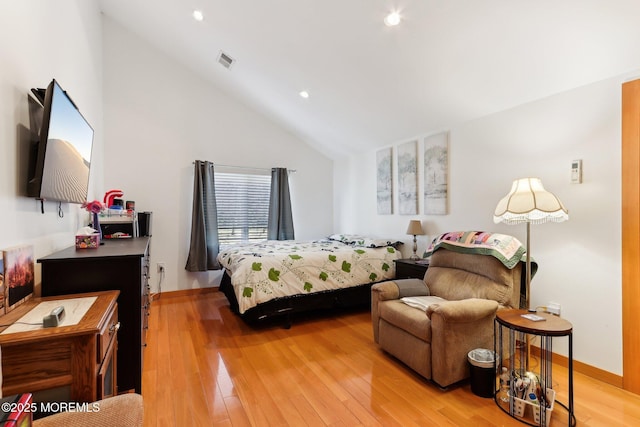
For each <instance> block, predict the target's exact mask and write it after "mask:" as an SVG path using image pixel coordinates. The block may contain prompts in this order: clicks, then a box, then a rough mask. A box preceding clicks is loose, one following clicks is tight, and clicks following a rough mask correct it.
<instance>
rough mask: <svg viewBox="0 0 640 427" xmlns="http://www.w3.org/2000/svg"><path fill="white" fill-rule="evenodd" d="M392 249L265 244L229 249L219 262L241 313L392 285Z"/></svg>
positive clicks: (332, 244) (327, 243) (394, 252)
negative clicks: (272, 303) (294, 298)
mask: <svg viewBox="0 0 640 427" xmlns="http://www.w3.org/2000/svg"><path fill="white" fill-rule="evenodd" d="M400 255H401V254H400V252H399V251H398V250H396V249H394V248H393V247H391V246H386V247H381V248H365V247H358V246H352V245H348V244H344V243H341V242H337V241H333V240H316V241H311V242H302V241H295V240H284V241H278V240H267V241H264V242H261V243H253V244H243V245H237V246H233V247H232V248H229V249H227V250H225V251H222V252H220V254H219V255H218V261H219V262H220V264H221V265H222V266H223V267H224V268H226V269H227V271H228V272H229V275H230V276H231V284H232V285H233V288H234V291H235V293H236V298H237V300H238V308H239V311H240V313H244V312H245V311H246V310H248V309H250V308H252V307H254V306H256V305H258V304H260V303H263V302H266V301H269V300H272V299H275V298H280V297H284V296H290V295H297V294H305V293H312V292H320V291H326V290H331V289H340V288H347V287H351V286H357V285H362V284H365V283H373V282H379V281H382V280H387V279H392V278H393V277H394V276H395V264H394V262H393V260H395V259H398V258H400Z"/></svg>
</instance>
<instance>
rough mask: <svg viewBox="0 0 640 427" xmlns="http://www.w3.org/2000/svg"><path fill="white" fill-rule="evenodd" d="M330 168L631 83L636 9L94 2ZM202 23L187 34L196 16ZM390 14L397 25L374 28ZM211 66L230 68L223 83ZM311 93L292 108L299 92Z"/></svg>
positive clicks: (639, 53)
mask: <svg viewBox="0 0 640 427" xmlns="http://www.w3.org/2000/svg"><path fill="white" fill-rule="evenodd" d="M100 5H101V8H102V10H103V12H104V14H105V15H107V16H109V17H111V18H112V19H113V20H115V21H116V22H119V23H120V24H121V25H123V26H125V27H127V28H128V29H130V30H131V31H133V32H134V33H137V34H138V35H140V36H141V37H143V38H144V39H146V40H148V41H149V42H151V43H153V44H154V45H156V46H157V47H158V48H159V49H161V50H163V51H164V52H165V53H166V54H168V55H169V56H171V57H173V58H174V59H176V60H177V61H179V62H181V63H183V64H185V66H187V67H189V68H190V69H192V70H193V71H195V72H197V73H198V74H199V75H201V76H203V77H204V78H206V79H208V80H210V81H211V82H212V84H214V85H216V86H217V87H219V88H221V89H222V90H225V91H227V92H229V93H231V94H233V95H235V96H237V97H238V98H239V99H241V100H242V101H243V102H246V103H247V104H249V105H251V106H252V107H253V108H254V109H256V110H258V111H261V112H262V113H263V114H265V115H266V116H268V117H269V118H271V119H272V120H274V121H275V122H277V123H279V124H280V125H282V126H283V127H285V128H286V129H288V130H290V131H291V132H293V133H294V134H296V135H298V136H299V137H300V138H301V139H303V140H305V141H307V142H308V143H310V144H312V145H314V146H316V147H317V148H318V149H319V150H321V151H323V152H325V153H326V154H327V155H329V156H332V157H336V156H340V155H344V154H350V153H354V152H358V151H361V150H368V149H372V148H376V147H380V146H384V145H389V144H392V143H394V142H398V141H402V140H406V139H409V138H412V137H414V136H417V135H421V134H427V133H431V132H437V131H441V130H446V129H448V128H450V127H452V126H455V125H456V124H459V123H462V122H465V121H469V120H473V119H475V118H478V117H481V116H484V115H487V114H491V113H493V112H497V111H501V110H504V109H507V108H510V107H513V106H515V105H519V104H523V103H526V102H529V101H532V100H536V99H539V98H543V97H546V96H549V95H552V94H554V93H558V92H562V91H565V90H568V89H572V88H575V87H578V86H582V85H585V84H589V83H592V82H595V81H598V80H602V79H605V78H608V77H612V76H616V75H621V74H624V73H627V72H632V71H635V70H640V1H638V0H535V1H533V0H395V1H387V0H339V1H338V0H192V1H189V2H185V1H183V0H100ZM195 9H198V10H200V11H202V13H203V15H204V19H203V20H202V21H196V20H195V19H194V18H193V16H192V13H193V11H194V10H195ZM391 11H398V12H399V13H400V16H401V21H400V24H399V25H397V26H394V27H389V26H386V25H385V24H384V23H383V20H384V18H385V16H386V15H387V14H388V13H389V12H391ZM220 52H224V53H225V54H227V55H228V56H229V57H231V58H232V59H233V60H234V61H233V65H232V66H231V68H229V69H227V68H225V67H223V66H222V65H221V64H220V63H219V62H218V56H219V54H220ZM303 90H304V91H307V92H308V93H309V97H308V98H306V99H305V98H302V97H301V96H300V95H299V93H300V92H301V91H303Z"/></svg>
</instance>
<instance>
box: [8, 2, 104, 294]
mask: <svg viewBox="0 0 640 427" xmlns="http://www.w3.org/2000/svg"><path fill="white" fill-rule="evenodd" d="M101 38H102V32H101V14H100V12H99V10H98V7H97V4H96V2H95V1H87V0H57V1H55V2H52V1H49V0H30V1H26V2H14V1H2V2H0V58H1V62H2V68H1V70H0V143H1V144H2V150H1V153H2V155H0V224H1V225H0V248H6V247H9V246H14V245H23V244H30V245H33V246H34V251H35V255H36V257H41V256H44V255H47V254H49V253H51V252H53V251H55V250H58V249H62V248H64V247H67V246H71V245H73V244H74V238H73V236H74V235H75V231H76V230H77V228H78V227H79V226H80V225H82V224H84V221H86V220H88V214H87V213H86V212H84V211H83V210H81V209H80V207H79V205H71V204H66V203H65V204H63V205H62V209H63V211H64V217H63V218H59V217H58V214H57V203H53V202H46V203H45V214H44V215H43V214H41V213H40V203H39V202H36V200H35V199H31V198H27V197H25V196H24V194H25V190H26V177H27V166H28V151H27V150H28V145H29V138H28V129H29V114H28V107H27V94H28V93H29V91H30V89H31V88H36V87H41V88H44V87H46V86H47V85H48V84H49V82H50V81H51V79H53V78H56V79H57V80H58V81H59V82H60V84H61V85H62V87H63V88H64V89H65V90H66V91H67V92H68V93H69V94H70V95H71V97H72V98H73V99H74V101H75V102H76V104H77V105H78V107H79V109H80V110H81V111H82V113H83V114H84V116H85V117H86V118H87V120H88V121H89V122H90V123H91V125H92V126H93V128H94V130H95V132H96V133H95V141H94V152H95V153H96V155H95V156H94V159H96V160H95V161H94V162H93V163H92V165H91V179H90V185H91V189H90V196H93V195H94V194H95V191H94V190H93V189H94V188H96V187H101V186H102V156H101V154H100V152H101V151H102V141H103V139H102V132H103V126H102V42H101ZM39 281H40V275H39V268H38V267H37V266H36V282H38V283H39Z"/></svg>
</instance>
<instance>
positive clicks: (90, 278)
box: [38, 237, 150, 393]
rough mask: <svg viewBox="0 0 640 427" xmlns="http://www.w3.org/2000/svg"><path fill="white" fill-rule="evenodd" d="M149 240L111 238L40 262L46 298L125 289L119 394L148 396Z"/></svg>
mask: <svg viewBox="0 0 640 427" xmlns="http://www.w3.org/2000/svg"><path fill="white" fill-rule="evenodd" d="M149 243H150V238H149V237H138V238H131V239H111V240H107V241H105V244H104V245H102V246H100V247H98V248H97V249H94V250H91V251H78V250H76V249H75V247H70V248H67V249H63V250H61V251H59V252H55V253H53V254H50V255H47V256H46V257H43V258H40V259H38V262H39V263H40V264H41V266H42V268H41V271H42V296H46V297H48V296H56V295H66V294H76V293H83V292H97V291H106V290H119V291H120V296H119V297H118V311H119V318H120V322H121V323H122V328H121V329H120V333H119V337H118V338H119V345H118V391H119V392H126V391H128V390H135V391H136V393H141V391H142V356H143V349H144V347H145V346H146V342H145V336H146V329H147V321H148V315H149V304H150V299H149V291H150V287H149V283H148V281H149Z"/></svg>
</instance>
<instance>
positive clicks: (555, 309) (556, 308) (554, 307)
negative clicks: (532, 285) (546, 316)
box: [547, 302, 561, 316]
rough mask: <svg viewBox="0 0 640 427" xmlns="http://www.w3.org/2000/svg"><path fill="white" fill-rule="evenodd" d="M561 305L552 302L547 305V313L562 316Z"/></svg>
mask: <svg viewBox="0 0 640 427" xmlns="http://www.w3.org/2000/svg"><path fill="white" fill-rule="evenodd" d="M560 309H561V307H560V304H558V303H557V302H550V303H549V304H547V311H548V312H549V313H551V314H555V315H556V316H560Z"/></svg>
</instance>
